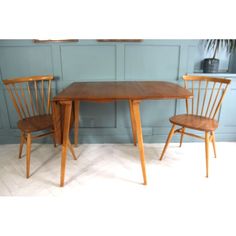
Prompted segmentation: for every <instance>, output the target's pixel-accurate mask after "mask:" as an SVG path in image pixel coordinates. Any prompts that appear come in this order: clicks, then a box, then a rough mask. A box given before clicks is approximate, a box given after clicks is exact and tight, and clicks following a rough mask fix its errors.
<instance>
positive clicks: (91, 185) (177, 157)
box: [0, 142, 236, 236]
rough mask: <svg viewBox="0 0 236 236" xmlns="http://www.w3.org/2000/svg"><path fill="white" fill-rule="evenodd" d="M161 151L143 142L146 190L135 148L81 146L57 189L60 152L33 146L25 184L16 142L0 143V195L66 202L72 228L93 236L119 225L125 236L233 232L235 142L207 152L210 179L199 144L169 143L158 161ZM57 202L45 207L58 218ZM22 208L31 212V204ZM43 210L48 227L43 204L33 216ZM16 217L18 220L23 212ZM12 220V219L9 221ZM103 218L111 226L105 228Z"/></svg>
mask: <svg viewBox="0 0 236 236" xmlns="http://www.w3.org/2000/svg"><path fill="white" fill-rule="evenodd" d="M162 148H163V144H145V154H146V165H147V177H148V185H147V186H144V185H142V172H141V166H140V161H139V153H138V149H137V147H134V146H133V145H131V144H84V145H80V147H79V148H76V149H75V151H76V153H77V154H79V153H80V155H79V158H78V160H77V161H74V160H73V158H72V156H71V155H70V153H69V154H68V162H67V169H66V179H65V180H66V181H65V187H64V188H60V187H59V178H60V176H59V173H60V150H61V148H60V147H57V148H54V147H53V145H45V144H43V145H42V144H34V145H33V151H32V161H31V173H32V176H31V177H30V178H29V179H26V178H25V156H24V157H23V159H21V160H19V159H18V145H0V168H1V169H0V195H1V196H57V197H59V196H60V198H56V199H61V197H63V199H64V203H63V209H64V211H65V212H66V213H64V216H65V218H67V220H68V222H69V224H70V222H71V223H72V222H77V221H78V219H80V223H81V222H83V226H81V227H82V228H83V230H86V232H90V233H91V232H94V230H95V229H96V230H95V231H97V230H99V232H100V233H101V232H102V233H103V234H100V235H122V234H123V233H124V231H123V230H124V228H120V227H118V228H117V229H116V230H115V232H116V233H114V229H115V227H117V226H118V225H123V226H122V227H126V228H125V232H126V233H128V234H130V235H132V233H140V232H141V233H142V235H145V233H146V235H157V233H158V232H161V234H160V235H227V236H228V235H236V228H235V212H236V187H235V186H236V155H235V154H236V143H233V142H232V143H229V142H228V143H227V142H225V143H217V152H218V157H217V158H216V159H215V158H214V157H213V150H212V149H210V150H211V155H210V157H211V158H210V161H209V167H210V168H209V178H208V179H207V178H205V157H204V144H203V143H184V144H183V146H182V148H179V147H178V144H174V143H172V144H170V146H169V149H168V150H167V152H166V156H165V157H164V159H163V160H162V161H159V157H160V154H161V151H162ZM24 151H25V150H24ZM64 197H66V198H64ZM54 201H55V200H53V201H51V202H50V203H49V204H48V207H49V208H50V207H51V205H52V206H54V208H53V211H55V209H56V211H55V212H54V213H55V214H56V215H57V213H56V212H57V211H58V212H59V211H61V209H60V205H61V200H60V203H58V205H57V207H56V208H55V205H53V204H54V203H55V202H54ZM36 202H37V204H39V205H40V204H41V201H36ZM26 204H27V206H31V205H32V208H33V209H34V206H35V205H33V204H31V205H30V201H28V200H27V201H26ZM34 204H35V203H34ZM10 205H12V203H11V204H10ZM20 205H21V204H18V205H17V207H20ZM40 206H41V205H40ZM14 208H15V207H14ZM30 208H31V207H30ZM41 208H42V212H41V215H42V216H43V218H44V217H45V221H47V222H49V221H50V219H51V218H50V217H49V216H48V218H47V214H46V215H45V214H44V212H45V209H44V208H43V206H42V207H39V209H38V211H39V212H40V211H41ZM17 209H18V208H17ZM6 211H7V212H8V208H7V209H6ZM17 212H19V213H17V214H18V215H17V219H19V218H20V219H21V212H24V209H21V210H17ZM32 212H34V213H35V211H34V210H32ZM71 212H73V213H74V214H73V216H72V217H71V216H70V214H71ZM91 212H93V213H91ZM66 214H67V215H66ZM27 215H28V214H27ZM59 216H60V214H59ZM4 217H6V215H4ZM11 217H12V215H11V214H9V222H11ZM15 217H16V216H15ZM79 217H80V218H79ZM72 218H73V219H72ZM46 219H47V220H46ZM62 219H63V218H61V220H62ZM104 220H105V221H106V222H109V223H107V224H106V226H105V225H103V224H104ZM23 221H24V218H22V219H21V222H23ZM57 221H58V219H57ZM59 221H60V220H59ZM91 224H92V225H96V227H97V228H96V227H95V228H93V227H92V228H91V227H90V225H91ZM72 225H73V227H75V226H76V224H74V223H73V224H72ZM35 227H36V225H35ZM76 227H77V226H76ZM111 227H112V228H111ZM69 228H70V227H69ZM78 228H79V226H78ZM82 228H81V230H82ZM98 228H99V229H98ZM109 229H110V230H111V231H109ZM91 230H92V231H91ZM177 232H178V233H179V234H177ZM217 233H219V234H217ZM83 235H89V234H86V233H84V234H83ZM123 235H124V234H123Z"/></svg>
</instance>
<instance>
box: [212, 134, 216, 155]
mask: <svg viewBox="0 0 236 236" xmlns="http://www.w3.org/2000/svg"><path fill="white" fill-rule="evenodd" d="M211 135H212V140H211V141H212V146H213V150H214V156H215V158H216V139H215V132H214V131H212V132H211Z"/></svg>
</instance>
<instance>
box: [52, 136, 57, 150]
mask: <svg viewBox="0 0 236 236" xmlns="http://www.w3.org/2000/svg"><path fill="white" fill-rule="evenodd" d="M52 140H53V144H54V147H56V146H57V144H56V139H55V133H53V134H52Z"/></svg>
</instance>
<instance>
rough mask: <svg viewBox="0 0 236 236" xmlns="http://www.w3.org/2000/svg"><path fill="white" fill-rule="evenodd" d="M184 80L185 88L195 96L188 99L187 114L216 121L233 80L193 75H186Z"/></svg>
mask: <svg viewBox="0 0 236 236" xmlns="http://www.w3.org/2000/svg"><path fill="white" fill-rule="evenodd" d="M183 79H184V84H185V88H187V89H190V91H191V92H192V94H193V97H192V98H190V99H186V110H187V113H188V114H193V115H199V116H204V117H207V118H210V119H215V117H216V114H217V113H218V111H219V109H220V106H221V104H222V101H223V98H224V96H225V94H226V90H227V88H228V85H229V84H230V82H231V80H229V79H224V78H213V77H208V76H191V75H185V76H183ZM189 100H190V103H189Z"/></svg>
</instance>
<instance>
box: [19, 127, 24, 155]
mask: <svg viewBox="0 0 236 236" xmlns="http://www.w3.org/2000/svg"><path fill="white" fill-rule="evenodd" d="M24 143H25V135H24V133H23V132H21V135H20V148H19V159H21V154H22V150H23V145H24Z"/></svg>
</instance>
